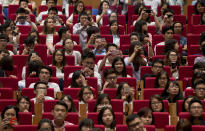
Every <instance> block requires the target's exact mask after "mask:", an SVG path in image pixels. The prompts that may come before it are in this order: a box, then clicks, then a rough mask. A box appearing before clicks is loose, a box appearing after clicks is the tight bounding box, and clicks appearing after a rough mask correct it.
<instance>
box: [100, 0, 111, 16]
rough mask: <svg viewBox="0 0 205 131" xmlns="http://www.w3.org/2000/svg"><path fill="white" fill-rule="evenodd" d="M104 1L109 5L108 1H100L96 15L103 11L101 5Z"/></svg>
mask: <svg viewBox="0 0 205 131" xmlns="http://www.w3.org/2000/svg"><path fill="white" fill-rule="evenodd" d="M104 3H107V4H108V5H110V4H109V2H108V1H106V0H104V1H101V2H100V6H99V8H98V15H101V14H102V11H103V9H102V7H103V4H104Z"/></svg>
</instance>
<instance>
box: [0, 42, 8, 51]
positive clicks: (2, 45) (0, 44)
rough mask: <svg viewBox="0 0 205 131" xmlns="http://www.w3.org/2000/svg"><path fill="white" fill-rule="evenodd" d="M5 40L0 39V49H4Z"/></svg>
mask: <svg viewBox="0 0 205 131" xmlns="http://www.w3.org/2000/svg"><path fill="white" fill-rule="evenodd" d="M6 45H7V40H6V39H0V50H2V49H6Z"/></svg>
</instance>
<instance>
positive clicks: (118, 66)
mask: <svg viewBox="0 0 205 131" xmlns="http://www.w3.org/2000/svg"><path fill="white" fill-rule="evenodd" d="M123 68H124V65H123V62H122V61H121V60H118V61H117V62H116V63H115V70H116V71H117V72H118V73H122V71H123Z"/></svg>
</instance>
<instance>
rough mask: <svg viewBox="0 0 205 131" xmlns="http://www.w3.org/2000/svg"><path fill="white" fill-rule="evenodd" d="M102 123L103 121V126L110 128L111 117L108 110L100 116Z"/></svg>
mask: <svg viewBox="0 0 205 131" xmlns="http://www.w3.org/2000/svg"><path fill="white" fill-rule="evenodd" d="M102 121H103V123H104V125H105V126H107V127H110V125H111V124H112V122H113V115H112V112H111V111H110V110H109V109H107V110H105V111H104V113H103V116H102Z"/></svg>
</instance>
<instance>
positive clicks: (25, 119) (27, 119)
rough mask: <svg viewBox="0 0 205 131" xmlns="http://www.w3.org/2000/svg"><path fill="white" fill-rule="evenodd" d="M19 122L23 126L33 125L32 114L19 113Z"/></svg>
mask: <svg viewBox="0 0 205 131" xmlns="http://www.w3.org/2000/svg"><path fill="white" fill-rule="evenodd" d="M19 120H20V124H21V125H32V113H31V112H19Z"/></svg>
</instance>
